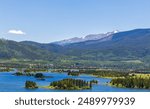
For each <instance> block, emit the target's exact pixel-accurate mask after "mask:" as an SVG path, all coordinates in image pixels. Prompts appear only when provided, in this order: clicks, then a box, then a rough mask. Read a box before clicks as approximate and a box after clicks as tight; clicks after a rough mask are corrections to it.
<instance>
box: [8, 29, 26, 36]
mask: <svg viewBox="0 0 150 109" xmlns="http://www.w3.org/2000/svg"><path fill="white" fill-rule="evenodd" d="M8 33H9V34H17V35H25V34H26V33H25V32H23V31H22V30H14V29H12V30H9V31H8Z"/></svg>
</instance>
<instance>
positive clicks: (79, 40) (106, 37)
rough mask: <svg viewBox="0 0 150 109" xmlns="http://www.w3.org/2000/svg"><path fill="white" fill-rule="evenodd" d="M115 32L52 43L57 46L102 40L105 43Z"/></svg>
mask: <svg viewBox="0 0 150 109" xmlns="http://www.w3.org/2000/svg"><path fill="white" fill-rule="evenodd" d="M117 32H118V31H117V30H116V31H113V32H108V33H102V34H90V35H87V36H85V37H81V38H79V37H74V38H71V39H66V40H62V41H57V42H53V43H54V44H58V45H67V44H72V43H78V42H84V41H89V40H99V39H104V38H105V41H106V40H110V39H111V36H112V35H113V34H115V33H117ZM103 41H104V40H103Z"/></svg>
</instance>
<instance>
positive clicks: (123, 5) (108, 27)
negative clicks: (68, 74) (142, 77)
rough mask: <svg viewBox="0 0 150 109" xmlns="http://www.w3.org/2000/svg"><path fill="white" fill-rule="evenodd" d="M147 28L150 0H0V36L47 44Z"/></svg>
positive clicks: (148, 24)
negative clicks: (114, 31) (89, 35)
mask: <svg viewBox="0 0 150 109" xmlns="http://www.w3.org/2000/svg"><path fill="white" fill-rule="evenodd" d="M135 28H150V0H0V37H1V38H5V39H11V40H16V41H22V40H31V41H37V42H43V43H49V42H53V41H57V40H62V39H67V38H71V37H83V36H86V35H88V34H94V33H95V34H97V33H103V32H108V31H113V30H120V31H124V30H130V29H135Z"/></svg>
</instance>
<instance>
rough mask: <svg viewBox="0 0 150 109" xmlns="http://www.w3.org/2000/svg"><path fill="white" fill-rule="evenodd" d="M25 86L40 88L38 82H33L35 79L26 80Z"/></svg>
mask: <svg viewBox="0 0 150 109" xmlns="http://www.w3.org/2000/svg"><path fill="white" fill-rule="evenodd" d="M25 88H26V89H36V88H38V86H37V84H36V82H33V81H26V82H25Z"/></svg>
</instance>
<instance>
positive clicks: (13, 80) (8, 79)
mask: <svg viewBox="0 0 150 109" xmlns="http://www.w3.org/2000/svg"><path fill="white" fill-rule="evenodd" d="M44 75H46V76H53V78H46V79H45V80H44V81H42V80H37V79H36V78H34V77H32V76H30V77H29V76H15V75H13V72H1V73H0V92H71V90H54V89H44V88H38V89H26V88H24V84H25V82H26V81H27V80H31V81H35V82H36V83H37V84H38V85H40V86H48V85H49V84H50V82H52V81H57V80H62V79H64V78H74V79H83V80H86V81H90V80H93V79H95V80H98V84H94V85H93V87H92V89H87V90H72V92H150V90H149V89H130V88H116V87H111V86H108V85H107V82H110V80H111V79H105V78H97V77H94V76H90V75H80V76H68V75H67V74H66V73H52V72H49V73H44Z"/></svg>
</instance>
